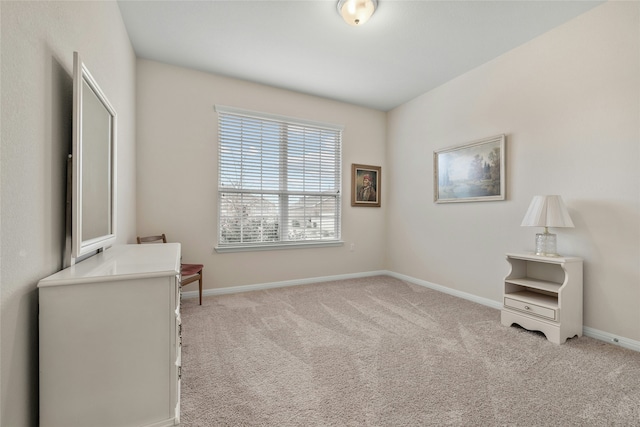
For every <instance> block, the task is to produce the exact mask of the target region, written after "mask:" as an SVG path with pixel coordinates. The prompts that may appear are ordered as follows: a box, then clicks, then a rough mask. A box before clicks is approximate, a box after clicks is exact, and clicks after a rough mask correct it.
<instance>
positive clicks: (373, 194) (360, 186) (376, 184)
mask: <svg viewBox="0 0 640 427" xmlns="http://www.w3.org/2000/svg"><path fill="white" fill-rule="evenodd" d="M380 174H381V167H380V166H368V165H357V164H355V163H354V164H352V165H351V206H369V207H380V179H381V176H380Z"/></svg>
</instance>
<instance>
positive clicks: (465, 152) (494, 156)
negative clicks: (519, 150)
mask: <svg viewBox="0 0 640 427" xmlns="http://www.w3.org/2000/svg"><path fill="white" fill-rule="evenodd" d="M504 148H505V136H504V135H497V136H493V137H490V138H485V139H482V140H479V141H474V142H471V143H468V144H464V145H459V146H455V147H450V148H445V149H442V150H438V151H434V153H433V171H434V179H433V183H434V191H433V193H434V201H435V202H436V203H452V202H480V201H494V200H504V199H505V188H506V182H505V157H504Z"/></svg>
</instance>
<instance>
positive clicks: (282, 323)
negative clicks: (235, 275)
mask: <svg viewBox="0 0 640 427" xmlns="http://www.w3.org/2000/svg"><path fill="white" fill-rule="evenodd" d="M182 313H183V314H182V319H183V348H182V366H183V368H182V411H181V414H182V415H181V417H182V423H183V424H182V425H183V426H185V427H195V426H278V427H287V426H640V353H637V352H634V351H631V350H626V349H623V348H620V347H616V346H613V345H610V344H607V343H604V342H601V341H598V340H594V339H591V338H588V337H581V338H573V339H570V340H568V341H567V343H565V344H563V345H560V346H558V345H555V344H552V343H550V342H548V341H547V340H546V339H545V338H544V336H543V335H541V334H539V333H535V332H529V331H525V330H523V329H521V328H517V327H504V326H502V325H501V324H500V312H499V311H498V310H495V309H492V308H488V307H485V306H482V305H479V304H476V303H473V302H470V301H467V300H464V299H460V298H456V297H453V296H450V295H447V294H443V293H440V292H437V291H433V290H430V289H427V288H424V287H421V286H417V285H413V284H410V283H407V282H403V281H401V280H398V279H395V278H392V277H388V276H376V277H368V278H360V279H351V280H341V281H335V282H325V283H318V284H313V285H302V286H294V287H289V288H279V289H272V290H266V291H254V292H247V293H240V294H234V295H224V296H217V297H205V298H204V299H203V303H202V306H199V305H198V300H197V299H189V300H183V303H182Z"/></svg>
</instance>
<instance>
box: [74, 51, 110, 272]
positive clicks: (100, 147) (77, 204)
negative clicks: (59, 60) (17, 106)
mask: <svg viewBox="0 0 640 427" xmlns="http://www.w3.org/2000/svg"><path fill="white" fill-rule="evenodd" d="M73 74H74V75H73V85H74V86H73V152H72V157H71V159H72V178H71V181H72V200H71V223H72V226H71V258H72V262H71V263H72V264H73V263H74V261H73V260H74V259H77V258H79V257H82V256H84V255H87V254H90V253H92V252H95V251H99V250H102V249H104V248H106V247H108V246H111V245H112V244H113V243H114V241H115V237H116V235H115V135H116V113H115V110H114V109H113V107H111V105H110V104H109V101H107V98H106V97H105V95H104V93H103V92H102V90H100V87H99V86H98V84H97V83H96V81H95V80H94V79H93V77H92V76H91V73H89V70H88V69H87V67H86V66H85V64H84V63H83V62H82V61H81V59H80V55H79V54H78V53H77V52H74V73H73Z"/></svg>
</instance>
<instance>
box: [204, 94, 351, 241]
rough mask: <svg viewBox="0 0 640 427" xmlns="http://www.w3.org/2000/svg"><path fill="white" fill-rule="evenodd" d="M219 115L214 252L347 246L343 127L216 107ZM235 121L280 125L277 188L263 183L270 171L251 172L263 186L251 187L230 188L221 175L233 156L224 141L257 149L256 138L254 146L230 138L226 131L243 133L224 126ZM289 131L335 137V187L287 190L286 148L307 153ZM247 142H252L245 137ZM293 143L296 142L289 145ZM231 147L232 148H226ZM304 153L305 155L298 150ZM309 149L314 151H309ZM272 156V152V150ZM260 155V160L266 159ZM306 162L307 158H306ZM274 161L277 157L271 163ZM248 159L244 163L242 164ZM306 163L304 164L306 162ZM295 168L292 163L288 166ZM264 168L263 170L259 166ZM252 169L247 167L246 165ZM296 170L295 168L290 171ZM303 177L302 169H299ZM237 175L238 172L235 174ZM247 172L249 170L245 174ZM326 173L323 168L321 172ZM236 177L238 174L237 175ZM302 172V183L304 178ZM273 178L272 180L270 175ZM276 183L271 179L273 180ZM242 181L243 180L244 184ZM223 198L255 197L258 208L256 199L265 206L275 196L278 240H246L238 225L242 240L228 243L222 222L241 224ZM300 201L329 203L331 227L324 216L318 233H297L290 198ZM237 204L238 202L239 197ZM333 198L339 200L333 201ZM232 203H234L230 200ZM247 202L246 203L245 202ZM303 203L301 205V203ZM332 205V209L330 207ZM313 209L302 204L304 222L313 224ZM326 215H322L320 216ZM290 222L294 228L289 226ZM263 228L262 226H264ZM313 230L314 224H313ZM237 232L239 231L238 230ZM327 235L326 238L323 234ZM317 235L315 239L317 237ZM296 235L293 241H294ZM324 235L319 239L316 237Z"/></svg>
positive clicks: (304, 228) (315, 224)
mask: <svg viewBox="0 0 640 427" xmlns="http://www.w3.org/2000/svg"><path fill="white" fill-rule="evenodd" d="M215 111H216V112H217V113H218V218H217V221H216V226H217V234H218V238H217V241H218V243H217V246H216V247H215V250H216V252H240V251H256V250H274V249H292V248H317V247H326V246H342V245H343V244H344V242H343V241H342V240H341V228H342V227H341V212H342V191H341V188H342V187H341V186H342V179H341V177H342V131H343V129H344V127H343V126H340V125H335V124H328V123H322V122H317V121H311V120H303V119H298V118H292V117H286V116H280V115H275V114H268V113H262V112H256V111H250V110H245V109H240V108H235V107H228V106H223V105H216V106H215ZM228 119H232V120H234V121H239V120H244V119H248V120H249V121H251V122H255V121H260V122H263V123H265V124H268V125H269V126H281V131H280V135H279V137H278V138H279V141H278V144H279V154H278V158H279V167H278V173H279V184H278V188H273V186H272V185H263V181H265V180H266V179H265V177H266V175H267V172H266V170H265V169H260V172H259V175H256V169H255V168H253V169H251V171H250V173H252V174H253V177H256V178H255V179H257V180H259V182H257V181H255V180H251V181H249V180H247V182H250V183H248V184H234V185H231V184H229V179H228V177H223V173H225V170H227V169H226V168H228V165H229V160H230V158H231V157H232V155H231V154H225V153H224V152H223V142H224V141H225V140H226V141H227V142H228V143H229V144H230V145H231V146H233V148H236V149H237V148H242V147H245V146H252V144H253V146H255V144H256V139H252V140H251V142H248V141H247V142H244V139H243V137H242V136H238V135H239V134H240V133H234V134H233V135H231V136H226V135H230V134H229V133H228V131H230V130H239V129H240V128H235V127H234V125H232V124H228V126H226V127H225V125H224V121H225V120H228ZM291 128H295V129H297V130H299V129H301V128H302V129H304V130H305V131H307V130H308V131H311V132H325V133H329V134H331V133H334V134H335V140H336V146H335V153H334V154H333V155H334V156H335V159H333V160H332V161H331V163H334V162H335V170H333V171H332V175H331V179H330V180H329V182H330V183H335V184H334V185H335V188H331V189H329V190H326V189H314V190H311V191H309V190H304V189H299V188H298V189H294V188H292V186H291V188H290V187H288V184H287V181H288V180H287V174H288V163H287V158H288V156H287V150H288V149H289V147H291V149H292V151H293V150H295V151H296V153H297V154H300V153H303V154H306V153H308V151H305V150H306V148H300V146H299V145H293V144H295V143H296V142H300V141H299V140H297V139H296V138H293V137H291V138H289V133H288V130H290V129H291ZM251 136H253V137H257V138H259V140H260V142H261V144H262V141H263V140H262V139H261V138H262V136H261V135H257V134H251ZM247 139H248V138H247ZM291 140H293V141H291ZM270 143H271V144H273V139H271V140H270ZM225 147H227V148H228V146H225ZM300 150H302V151H300ZM309 151H310V150H309ZM271 153H273V150H272V151H271ZM262 156H263V155H262V154H261V155H260V156H259V157H258V158H260V159H262ZM242 159H245V155H244V154H242ZM305 159H306V156H305ZM271 160H273V159H271ZM243 161H244V160H243ZM305 161H306V160H305ZM290 164H291V165H293V164H292V163H290ZM239 167H240V170H241V171H242V172H241V173H240V174H241V176H244V170H245V168H244V167H243V166H241V165H239ZM261 168H262V166H261ZM247 169H249V167H247ZM292 169H293V168H292ZM297 171H298V173H299V169H298V170H297ZM235 173H236V174H237V173H238V172H235ZM247 173H249V171H248V172H247ZM323 173H324V170H323ZM236 176H237V175H236ZM304 176H305V175H304V174H303V178H302V179H303V180H304ZM269 178H273V177H269ZM272 181H273V180H272ZM243 182H244V180H243ZM224 197H235V198H240V199H241V200H244V199H243V198H244V197H247V198H252V199H253V204H254V206H255V204H256V202H257V199H258V198H259V204H260V206H262V205H263V204H265V199H266V198H271V199H272V200H273V198H277V200H278V203H276V204H275V206H277V208H275V209H276V211H277V214H276V215H272V216H273V217H274V218H277V219H276V227H275V230H277V231H276V232H275V233H277V235H278V237H277V240H276V241H252V240H251V239H250V241H242V240H243V238H244V236H245V234H244V232H243V230H242V225H239V226H238V227H239V229H240V231H239V236H240V241H236V242H229V241H225V240H226V238H225V237H223V222H224V221H230V222H231V223H233V221H234V220H235V222H236V223H237V222H240V224H242V223H243V221H242V218H241V217H240V216H234V215H233V214H229V211H228V210H227V211H226V212H225V211H224V210H225V208H224V206H227V205H226V204H225V203H227V202H225V200H223V198H224ZM293 198H298V200H299V199H302V200H305V201H306V200H308V199H309V200H317V199H318V198H319V199H320V201H321V202H320V204H321V205H322V203H324V201H325V200H326V201H327V202H328V205H329V212H333V216H332V215H329V218H328V221H329V223H330V224H331V221H333V222H332V226H327V227H325V228H324V229H323V228H322V227H323V223H324V222H325V218H322V217H321V218H320V220H319V221H318V222H320V230H317V229H316V230H306V227H307V226H306V225H305V226H303V227H302V228H303V230H302V231H299V230H294V228H296V226H295V225H294V224H298V225H297V227H300V224H299V221H297V220H296V219H295V218H294V219H291V221H290V218H289V216H288V214H289V212H290V209H289V206H290V205H291V204H292V203H290V199H293ZM236 200H237V199H236ZM334 200H335V201H334ZM230 203H233V202H230ZM242 203H244V202H242ZM298 203H300V202H298ZM332 204H333V207H331V205H332ZM242 209H243V211H244V209H245V207H244V205H243V207H242ZM321 210H322V212H323V213H324V212H327V211H326V210H324V208H322V207H321ZM259 212H260V214H259V215H257V216H255V217H252V218H253V219H254V220H256V219H257V220H258V221H262V220H263V219H261V218H264V216H265V213H264V211H263V210H262V208H260V210H259ZM310 212H311V209H307V207H306V204H304V203H303V207H302V215H303V217H304V218H305V221H310V218H311V216H310V215H311V214H310ZM321 216H322V215H321ZM290 222H291V224H290ZM261 224H262V222H261ZM310 227H311V226H310ZM313 227H317V222H314V223H313ZM234 230H236V229H234ZM271 231H272V232H271V235H273V233H274V231H273V230H271ZM325 233H326V234H325ZM314 234H316V235H317V236H316V237H315V238H314ZM292 236H294V237H292ZM318 236H321V237H318ZM248 237H251V234H248Z"/></svg>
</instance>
